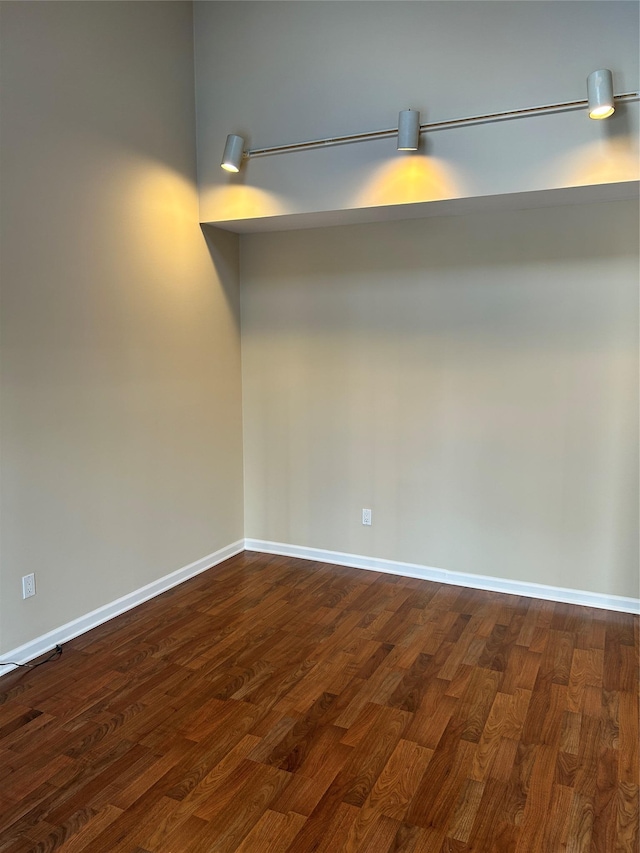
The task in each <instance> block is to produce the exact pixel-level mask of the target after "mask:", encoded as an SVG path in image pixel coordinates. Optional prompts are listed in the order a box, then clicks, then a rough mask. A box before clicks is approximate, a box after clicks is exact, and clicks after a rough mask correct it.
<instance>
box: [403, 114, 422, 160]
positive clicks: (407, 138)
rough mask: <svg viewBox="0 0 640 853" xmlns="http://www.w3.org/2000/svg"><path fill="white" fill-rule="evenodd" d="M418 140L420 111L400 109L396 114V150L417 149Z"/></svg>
mask: <svg viewBox="0 0 640 853" xmlns="http://www.w3.org/2000/svg"><path fill="white" fill-rule="evenodd" d="M419 141H420V113H419V112H418V110H402V111H401V112H400V114H399V115H398V151H417V150H418V142H419Z"/></svg>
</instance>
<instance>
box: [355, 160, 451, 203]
mask: <svg viewBox="0 0 640 853" xmlns="http://www.w3.org/2000/svg"><path fill="white" fill-rule="evenodd" d="M463 195H465V191H464V189H463V187H462V186H461V184H460V181H459V179H458V177H457V176H456V175H455V174H454V172H453V170H452V169H451V167H450V166H448V165H447V164H445V163H444V162H443V161H442V160H438V159H437V158H436V157H424V156H421V155H414V156H409V157H405V158H403V159H401V160H398V159H394V160H392V161H390V162H386V163H384V164H383V165H382V166H380V167H378V169H376V171H375V172H374V173H373V175H372V176H371V179H370V180H369V181H368V183H367V184H366V186H365V187H364V188H363V189H362V191H361V192H360V194H359V195H358V196H357V198H356V199H355V201H354V207H379V206H382V205H386V204H411V203H412V202H420V201H438V200H441V199H447V198H460V197H462V196H463Z"/></svg>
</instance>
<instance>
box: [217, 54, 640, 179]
mask: <svg viewBox="0 0 640 853" xmlns="http://www.w3.org/2000/svg"><path fill="white" fill-rule="evenodd" d="M587 94H588V98H579V99H576V100H566V99H565V100H563V101H557V102H555V103H552V104H541V105H539V106H535V107H518V108H516V109H513V110H502V111H501V112H493V113H487V112H484V113H480V114H478V115H472V116H465V117H461V118H449V119H440V121H432V122H428V123H427V124H420V113H419V111H418V110H402V111H401V112H400V113H399V115H398V127H397V128H396V127H389V128H385V129H384V130H367V131H364V132H361V133H349V134H345V135H344V136H330V137H328V138H325V139H311V140H308V141H306V142H286V143H283V144H281V145H272V146H270V147H268V148H251V149H247V150H245V148H244V139H243V138H242V137H241V136H237V135H236V134H231V135H229V136H227V144H226V145H225V147H224V156H223V158H222V163H221V164H220V165H221V166H222V168H223V169H226V170H227V171H228V172H239V171H240V169H241V168H242V164H243V163H244V162H245V161H247V160H251V159H253V158H254V157H266V156H269V155H271V154H284V153H287V152H294V151H296V152H298V151H311V150H313V149H321V148H326V147H327V146H329V145H344V144H345V143H348V142H349V143H351V142H368V141H371V140H374V139H390V138H392V137H395V138H396V139H397V140H398V151H417V150H418V146H419V143H420V134H421V133H425V132H429V133H430V132H432V131H436V130H445V129H446V130H449V129H453V128H458V127H469V126H472V125H475V124H487V122H494V121H505V120H506V119H522V118H526V117H529V116H536V115H546V114H550V113H556V112H559V113H560V112H567V111H568V110H584V108H585V107H588V109H589V117H590V118H595V119H603V118H608V117H609V116H610V115H613V112H614V110H615V104H616V102H617V101H620V102H621V103H624V102H627V101H637V100H640V93H638V92H618V93H617V94H616V95H615V96H614V92H613V75H612V73H611V71H609V70H608V69H606V68H604V69H601V70H599V71H594V72H593V73H592V74H589V76H588V77H587ZM614 98H615V100H614Z"/></svg>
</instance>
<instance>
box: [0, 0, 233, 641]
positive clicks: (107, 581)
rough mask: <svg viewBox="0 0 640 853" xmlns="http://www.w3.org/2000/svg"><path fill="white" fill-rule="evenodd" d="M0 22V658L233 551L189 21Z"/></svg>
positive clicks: (136, 9)
mask: <svg viewBox="0 0 640 853" xmlns="http://www.w3.org/2000/svg"><path fill="white" fill-rule="evenodd" d="M1 15H2V19H1V24H2V32H1V36H2V45H1V48H2V53H1V69H0V70H1V74H2V102H1V109H2V128H1V157H2V159H1V163H0V168H1V179H2V186H1V188H0V189H1V198H2V208H1V214H2V247H1V248H2V255H1V262H2V266H1V274H2V280H1V287H2V303H1V308H2V339H1V342H2V374H1V379H2V388H1V391H2V425H1V426H2V445H1V454H2V455H1V462H2V505H1V513H2V531H1V533H2V554H1V555H2V563H1V567H0V598H1V610H0V617H1V620H2V622H1V635H0V651H6V650H8V649H11V648H14V647H16V646H17V645H19V644H20V643H23V642H25V641H28V640H30V639H33V638H34V637H37V636H39V635H41V634H42V633H44V632H45V631H48V630H50V629H53V628H56V627H58V626H60V625H62V624H64V623H65V622H66V621H68V620H71V619H73V618H75V617H78V616H80V615H82V614H85V613H87V612H88V611H90V610H92V609H94V608H97V607H99V606H101V605H103V604H105V603H107V602H110V601H112V600H114V599H115V598H117V597H119V596H121V595H123V594H126V593H128V592H130V591H132V590H134V589H137V588H139V587H141V586H142V585H144V584H147V583H149V582H151V581H153V580H155V579H157V578H159V577H161V576H163V575H165V574H167V573H169V572H171V571H173V570H175V569H179V568H181V567H183V566H185V565H187V564H189V563H190V562H192V561H195V560H197V559H199V558H202V557H204V556H206V555H208V554H210V553H212V552H214V551H215V550H217V549H219V548H221V547H223V546H226V545H228V544H230V543H232V542H234V541H236V540H238V539H240V538H241V537H242V535H243V510H242V443H241V399H240V351H239V327H238V281H237V249H238V247H237V238H236V237H235V236H233V235H222V234H217V235H214V234H213V233H212V234H210V235H209V238H210V245H209V246H207V243H206V241H205V238H204V236H203V233H202V230H201V229H200V227H199V225H198V207H197V195H196V190H195V183H194V182H195V138H194V136H195V115H194V88H193V85H194V83H193V46H192V7H191V4H190V3H183V2H176V3H171V2H159V3H154V2H143V3H136V2H133V3H130V2H128V3H77V2H70V3H66V2H59V3H23V2H16V3H11V2H3V3H2V4H1ZM32 571H35V573H36V582H37V595H36V597H35V598H31V599H28V600H27V601H22V599H21V586H20V578H21V576H22V575H24V574H26V573H28V572H32Z"/></svg>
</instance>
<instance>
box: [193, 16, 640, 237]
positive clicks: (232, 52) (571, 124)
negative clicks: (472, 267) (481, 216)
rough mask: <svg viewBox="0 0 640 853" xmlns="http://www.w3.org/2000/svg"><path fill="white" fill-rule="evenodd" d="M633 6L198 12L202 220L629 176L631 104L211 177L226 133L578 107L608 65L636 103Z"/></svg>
mask: <svg viewBox="0 0 640 853" xmlns="http://www.w3.org/2000/svg"><path fill="white" fill-rule="evenodd" d="M638 14H639V9H638V5H637V4H635V3H628V2H590V0H589V2H580V0H578V2H555V3H549V2H526V3H504V2H480V3H479V2H455V3H452V2H449V0H447V2H422V3H416V2H397V1H396V0H394V1H393V2H340V3H327V2H305V3H291V2H242V3H236V2H216V3H211V2H196V3H195V16H196V17H195V20H196V92H197V101H196V103H197V115H198V175H199V185H200V198H201V201H200V215H201V218H202V221H217V220H227V221H228V220H234V219H242V218H250V217H256V218H258V217H262V216H271V215H277V214H279V213H281V214H289V213H300V212H312V211H322V210H343V209H351V208H366V207H375V206H380V205H385V204H394V203H411V202H419V201H428V200H434V199H446V198H465V197H473V196H483V195H492V194H499V193H510V192H523V191H530V190H542V189H548V188H552V187H564V186H575V185H585V184H594V183H595V184H598V183H606V182H609V181H620V180H633V179H637V177H638V115H639V105H638V103H637V102H635V103H629V104H627V105H620V106H619V108H618V110H617V111H616V114H615V116H614V117H613V118H612V119H610V120H608V121H600V122H598V121H591V120H589V119H588V117H587V115H586V111H585V110H580V111H578V112H565V113H561V114H555V115H544V116H536V117H532V118H523V119H518V120H515V121H506V122H504V121H503V122H498V123H493V124H482V125H476V126H473V127H467V128H456V129H448V130H439V131H437V132H431V133H429V134H427V135H423V137H422V142H421V148H420V151H419V153H418V154H399V153H398V152H396V150H395V148H396V141H395V139H393V138H391V139H386V140H380V141H370V142H362V143H358V144H353V145H341V146H338V147H332V148H325V149H321V150H314V151H303V152H299V153H292V154H281V155H276V156H269V157H262V158H255V159H252V160H251V161H250V162H249V163H248V164H247V165H246V166H245V167H244V168H243V169H242V171H241V173H240V174H239V175H236V176H230V175H229V174H228V173H225V172H223V171H222V170H221V169H220V159H221V157H222V151H223V147H224V141H225V138H226V135H227V134H228V133H238V134H241V135H243V136H244V137H245V138H246V140H247V145H248V147H249V148H256V147H268V146H273V145H280V144H284V143H292V142H300V141H305V140H312V139H318V138H327V137H332V136H339V135H344V134H350V133H356V132H361V131H369V130H376V129H383V128H389V127H394V126H396V125H397V118H398V112H399V111H400V110H402V109H408V108H413V109H418V110H420V112H421V119H422V122H423V123H425V122H434V121H439V120H445V119H451V118H458V117H463V116H471V115H478V114H486V113H487V112H498V111H502V110H512V109H516V108H521V107H528V106H536V105H541V104H548V103H555V102H559V101H567V100H574V99H582V98H586V77H587V75H588V74H589V73H590V72H591V71H594V70H596V69H598V68H602V67H605V68H610V69H611V70H612V71H613V74H614V82H615V89H616V92H628V91H638V88H639V81H638V50H639V47H638V42H639V37H638V32H639V24H638Z"/></svg>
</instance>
